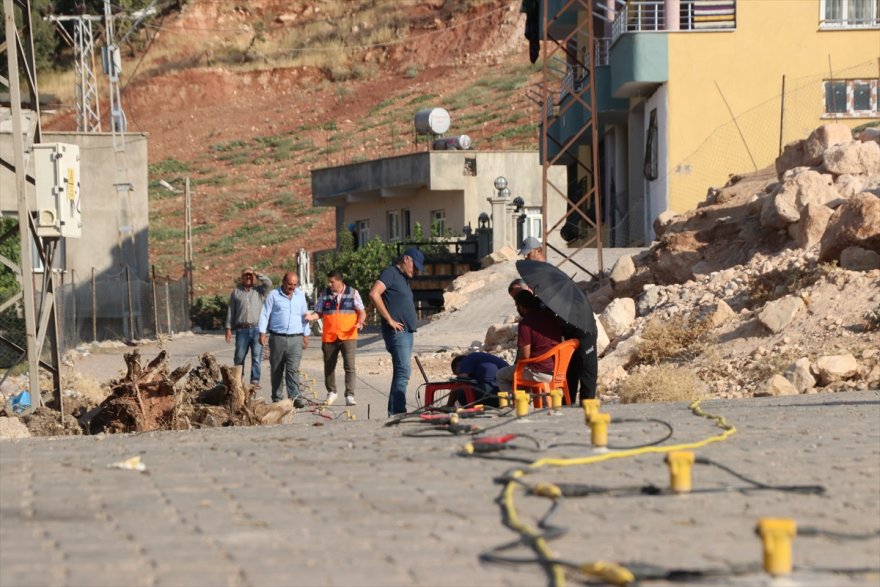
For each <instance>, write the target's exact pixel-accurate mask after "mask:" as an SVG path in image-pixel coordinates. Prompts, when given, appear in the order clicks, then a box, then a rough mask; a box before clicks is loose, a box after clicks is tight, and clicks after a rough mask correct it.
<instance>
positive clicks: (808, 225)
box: [788, 203, 834, 249]
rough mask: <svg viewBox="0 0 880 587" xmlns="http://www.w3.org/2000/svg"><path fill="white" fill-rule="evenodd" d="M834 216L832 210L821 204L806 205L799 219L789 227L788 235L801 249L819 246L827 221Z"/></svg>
mask: <svg viewBox="0 0 880 587" xmlns="http://www.w3.org/2000/svg"><path fill="white" fill-rule="evenodd" d="M833 214H834V210H832V209H831V208H829V207H828V206H824V205H822V204H812V203H811V204H807V205H806V206H804V209H803V210H801V217H800V219H799V220H798V221H797V222H795V223H794V224H791V225H789V227H788V232H789V235H790V236H791V237H792V238H793V239H794V240H795V242H796V243H797V244H798V246H799V247H801V248H802V249H809V248H811V247H814V246H816V245H818V244H819V241H820V240H822V235H823V234H825V229H826V228H827V227H828V221H829V220H830V219H831V216H832V215H833Z"/></svg>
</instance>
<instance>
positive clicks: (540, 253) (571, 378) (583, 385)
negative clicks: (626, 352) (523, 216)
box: [507, 236, 599, 406]
mask: <svg viewBox="0 0 880 587" xmlns="http://www.w3.org/2000/svg"><path fill="white" fill-rule="evenodd" d="M519 254H520V255H522V256H523V257H525V258H526V259H528V260H530V261H541V262H547V258H546V257H545V256H544V250H543V249H542V248H541V241H539V240H538V239H536V238H535V237H533V236H530V237H528V238H526V239H525V240H523V244H522V247H521V248H520V250H519ZM507 291H508V293H510V294H511V295H514V293H515V291H519V290H518V289H517V290H515V291H514V283H511V284H510V287H509V288H508V289H507ZM586 306H587V311H588V312H589V315H588V316H586V319H587V320H586V322H587V324H588V325H590V326H591V328H589V329H588V331H587V332H584V331H582V330H580V329H578V328H575V327H574V326H572V325H571V324H568V323H565V322H563V324H562V335H563V336H564V337H565V338H566V340H570V339H573V338H574V339H577V341H578V348H577V349H575V351H574V354H573V355H572V356H571V362H570V363H569V364H568V371H566V373H565V379H566V381H567V382H568V392H569V394H571V399H572V405H575V406H576V405H578V402H579V401H583V400H585V399H594V398H595V397H596V380H597V379H598V377H599V355H598V353H597V352H596V338H597V337H598V332H599V331H598V329H597V328H596V317H595V316H593V309H592V307H590V302H589V301H587V303H586ZM578 388H580V399H579V400H576V399H575V398H577V397H578Z"/></svg>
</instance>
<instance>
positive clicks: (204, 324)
mask: <svg viewBox="0 0 880 587" xmlns="http://www.w3.org/2000/svg"><path fill="white" fill-rule="evenodd" d="M227 307H228V304H227V298H225V297H223V296H220V295H215V296H200V297H199V298H197V299H196V303H195V304H193V307H192V311H191V312H190V316H191V317H192V318H191V319H192V323H193V326H198V327H200V328H201V329H202V330H221V329H223V328H224V327H225V326H226V309H227Z"/></svg>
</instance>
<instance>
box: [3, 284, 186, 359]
mask: <svg viewBox="0 0 880 587" xmlns="http://www.w3.org/2000/svg"><path fill="white" fill-rule="evenodd" d="M14 295H15V294H14V293H13V294H12V295H7V296H6V297H7V299H5V300H0V307H3V305H4V304H5V303H6V302H7V301H9V300H11V299H12V297H13V296H14ZM55 296H56V319H57V323H58V343H59V344H58V346H59V351H60V352H61V353H64V352H65V351H66V350H69V349H72V348H75V347H76V346H77V345H79V344H81V343H89V342H100V341H104V340H138V339H143V338H156V337H158V336H162V335H170V334H175V333H178V332H183V331H186V330H189V329H190V307H189V283H188V281H187V279H186V277H185V276H184V277H181V278H180V279H177V280H172V279H170V278H156V279H154V280H149V281H144V280H141V279H139V278H138V277H137V276H134V275H131V273H130V272H129V271H125V270H123V271H121V272H119V273H117V274H115V275H106V274H104V275H97V276H94V277H92V278H91V279H88V280H83V281H71V282H67V283H62V284H59V285H56V287H55ZM37 298H38V300H37V304H38V305H37V311H38V313H39V298H40V294H39V293H37ZM49 336H51V334H50V335H49ZM0 337H2V338H3V339H4V340H5V341H7V342H6V343H0V369H8V368H10V367H13V366H14V365H16V364H17V363H19V362H20V360H21V359H22V352H23V350H24V348H25V346H26V344H27V337H26V333H25V321H24V308H23V305H22V301H21V300H20V299H19V300H17V301H15V302H13V303H11V304H10V305H9V306H8V307H7V308H5V309H4V310H3V311H2V312H0ZM10 343H11V344H10ZM19 349H20V350H19ZM47 349H48V345H44V348H43V355H44V356H43V357H41V358H42V359H43V360H50V357H49V356H48V355H47V354H46V353H47Z"/></svg>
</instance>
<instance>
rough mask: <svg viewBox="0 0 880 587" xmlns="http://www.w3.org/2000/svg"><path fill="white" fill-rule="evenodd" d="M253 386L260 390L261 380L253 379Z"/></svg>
mask: <svg viewBox="0 0 880 587" xmlns="http://www.w3.org/2000/svg"><path fill="white" fill-rule="evenodd" d="M251 387H253V388H254V389H257V390H259V389H260V382H259V381H251Z"/></svg>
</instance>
